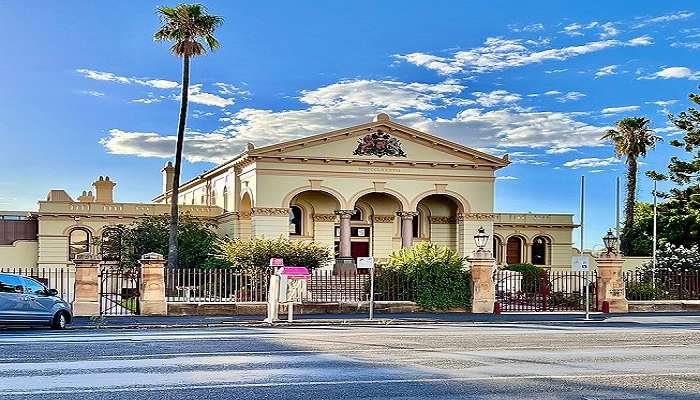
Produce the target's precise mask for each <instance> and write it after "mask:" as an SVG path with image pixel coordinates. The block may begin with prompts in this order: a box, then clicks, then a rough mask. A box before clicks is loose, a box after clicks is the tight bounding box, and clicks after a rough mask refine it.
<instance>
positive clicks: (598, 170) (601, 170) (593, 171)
mask: <svg viewBox="0 0 700 400" xmlns="http://www.w3.org/2000/svg"><path fill="white" fill-rule="evenodd" d="M588 172H590V173H591V174H599V173H601V172H605V170H604V169H592V170H590V171H588Z"/></svg>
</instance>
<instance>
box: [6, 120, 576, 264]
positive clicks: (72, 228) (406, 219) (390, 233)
mask: <svg viewBox="0 0 700 400" xmlns="http://www.w3.org/2000/svg"><path fill="white" fill-rule="evenodd" d="M508 164H509V162H508V158H507V156H505V157H503V158H500V157H494V156H492V155H489V154H486V153H483V152H480V151H477V150H474V149H471V148H468V147H464V146H462V145H459V144H456V143H453V142H450V141H447V140H445V139H441V138H439V137H436V136H433V135H429V134H427V133H424V132H420V131H417V130H415V129H412V128H409V127H407V126H403V125H400V124H398V123H396V122H393V121H391V120H390V119H389V117H388V116H387V115H386V114H379V115H378V116H377V117H376V118H375V119H374V121H372V122H369V123H366V124H363V125H358V126H353V127H349V128H345V129H341V130H337V131H333V132H328V133H323V134H319V135H316V136H310V137H306V138H302V139H298V140H293V141H289V142H285V143H280V144H276V145H271V146H265V147H260V148H256V147H254V146H253V145H252V144H249V145H248V146H247V148H246V150H245V151H244V152H243V153H241V154H240V155H238V156H236V157H235V158H233V159H232V160H230V161H228V162H225V163H223V164H221V165H219V166H218V167H216V168H214V169H212V170H210V171H207V172H205V173H203V174H202V175H200V176H198V177H196V178H194V179H192V180H190V181H188V182H185V183H183V184H182V185H181V187H180V196H179V202H180V204H182V208H181V210H182V211H183V212H189V213H191V214H192V215H195V216H198V217H202V218H207V219H210V220H212V221H213V222H215V224H216V225H217V227H218V232H219V234H220V235H221V236H228V237H231V238H240V239H244V240H245V239H249V238H251V237H267V238H272V237H279V236H284V237H290V238H291V239H293V240H313V241H316V242H319V243H323V244H325V245H327V246H329V247H334V248H335V249H336V255H337V258H338V262H337V263H336V268H348V267H350V266H352V260H353V259H354V258H356V257H359V256H374V257H375V258H379V259H381V258H386V257H388V256H389V254H391V252H393V251H395V250H397V249H400V248H401V247H405V246H410V245H411V244H412V243H415V242H419V241H430V242H433V243H437V244H440V245H445V246H449V247H451V248H454V249H455V250H457V251H458V252H459V253H460V254H461V255H464V256H467V255H469V254H471V252H472V251H473V250H474V249H475V247H474V246H475V245H474V239H473V235H474V233H475V232H476V231H477V229H478V228H479V227H482V226H483V227H484V228H485V229H486V231H487V232H488V233H489V235H490V238H491V239H490V240H492V243H491V244H490V246H493V249H494V253H495V256H496V259H497V262H498V263H499V264H505V263H516V262H532V263H534V264H539V265H543V266H547V267H550V268H569V266H570V263H571V255H572V229H573V228H574V227H575V225H574V224H573V221H572V216H571V215H570V214H532V213H494V210H493V205H494V182H495V175H494V174H495V171H496V170H498V169H500V168H504V167H506V166H508ZM172 170H173V168H172V165H171V164H169V163H168V164H167V165H166V167H165V168H163V171H162V172H163V192H162V193H161V194H160V195H159V196H157V197H156V198H155V199H154V202H153V203H152V204H138V203H116V202H114V200H113V198H112V193H113V188H114V186H115V183H114V182H112V181H111V180H109V178H102V177H100V179H98V180H97V181H96V182H95V183H94V184H93V186H94V190H95V192H94V193H95V194H94V195H93V193H92V192H84V193H83V194H82V195H81V196H79V197H78V198H77V199H76V200H73V199H72V198H71V197H70V196H69V195H68V194H67V193H66V192H65V191H62V190H52V191H51V192H50V193H49V195H48V197H47V199H46V201H40V202H39V207H38V210H37V211H35V212H29V213H27V215H26V218H27V219H25V220H24V222H19V221H15V222H16V225H17V226H19V225H20V224H24V225H26V226H25V228H26V229H25V230H29V231H31V229H32V228H31V227H29V225H30V224H36V227H35V230H36V232H35V233H31V232H30V233H26V234H23V235H20V236H19V237H14V240H12V239H13V237H12V235H11V234H7V233H5V234H4V235H5V236H0V265H3V264H4V265H10V264H15V265H22V266H31V265H36V264H39V265H70V264H71V258H72V257H73V256H74V255H75V254H77V253H79V252H82V251H85V250H86V249H89V250H91V251H95V252H99V249H97V248H96V246H94V245H92V243H95V242H96V241H95V238H103V240H101V241H102V242H104V241H108V240H109V238H110V235H111V232H113V227H114V226H116V225H118V224H125V223H129V222H131V221H133V220H134V219H135V218H138V217H140V216H143V215H154V214H166V213H167V212H168V210H169V206H168V204H167V203H168V200H169V198H170V191H171V189H172V187H171V181H172V180H171V177H172ZM0 221H2V220H0ZM4 222H7V221H4ZM1 231H2V230H0V232H1ZM13 232H14V231H13ZM330 267H331V266H329V268H330Z"/></svg>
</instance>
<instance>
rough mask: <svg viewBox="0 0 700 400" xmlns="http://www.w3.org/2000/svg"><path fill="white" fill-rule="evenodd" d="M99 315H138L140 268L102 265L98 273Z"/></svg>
mask: <svg viewBox="0 0 700 400" xmlns="http://www.w3.org/2000/svg"><path fill="white" fill-rule="evenodd" d="M98 278H99V279H98V281H99V291H100V315H138V314H140V307H139V298H140V297H141V293H140V289H141V288H140V286H141V285H140V283H141V270H140V268H119V267H118V266H115V265H110V264H107V265H103V266H101V267H100V271H99V273H98Z"/></svg>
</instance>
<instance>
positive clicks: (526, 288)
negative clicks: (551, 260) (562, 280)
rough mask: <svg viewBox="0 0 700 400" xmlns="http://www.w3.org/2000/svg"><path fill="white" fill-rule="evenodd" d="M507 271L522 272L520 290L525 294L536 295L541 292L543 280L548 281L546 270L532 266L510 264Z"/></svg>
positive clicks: (506, 268)
mask: <svg viewBox="0 0 700 400" xmlns="http://www.w3.org/2000/svg"><path fill="white" fill-rule="evenodd" d="M504 269H505V270H507V271H513V272H520V273H521V274H523V280H522V283H521V286H520V290H522V291H523V292H525V293H535V292H537V291H538V290H539V288H540V286H541V285H540V284H541V281H542V279H546V273H547V271H545V269H544V268H541V267H538V266H536V265H532V264H525V263H523V264H510V265H507V266H506V267H505V268H504Z"/></svg>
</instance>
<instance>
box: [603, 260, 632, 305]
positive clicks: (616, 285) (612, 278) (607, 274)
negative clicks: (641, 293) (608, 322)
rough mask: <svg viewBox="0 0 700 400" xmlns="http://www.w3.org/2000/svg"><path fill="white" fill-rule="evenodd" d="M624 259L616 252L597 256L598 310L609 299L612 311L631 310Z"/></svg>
mask: <svg viewBox="0 0 700 400" xmlns="http://www.w3.org/2000/svg"><path fill="white" fill-rule="evenodd" d="M623 261H624V259H623V258H622V256H620V255H619V254H616V253H614V252H610V253H603V254H601V255H600V256H599V257H597V258H596V262H597V263H598V282H597V286H598V287H597V290H598V310H601V309H602V307H603V302H604V301H607V302H608V305H609V306H610V312H617V313H626V312H628V311H629V307H628V304H627V294H626V293H625V282H624V281H623V279H622V263H623Z"/></svg>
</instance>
